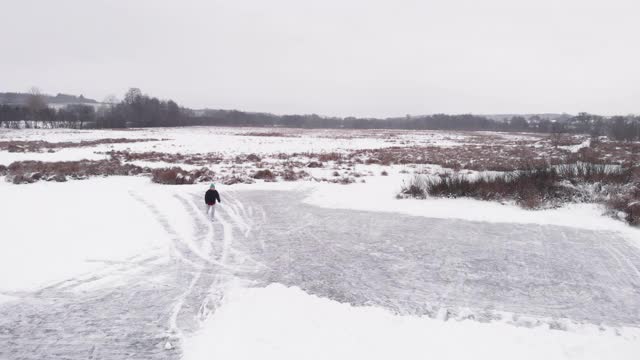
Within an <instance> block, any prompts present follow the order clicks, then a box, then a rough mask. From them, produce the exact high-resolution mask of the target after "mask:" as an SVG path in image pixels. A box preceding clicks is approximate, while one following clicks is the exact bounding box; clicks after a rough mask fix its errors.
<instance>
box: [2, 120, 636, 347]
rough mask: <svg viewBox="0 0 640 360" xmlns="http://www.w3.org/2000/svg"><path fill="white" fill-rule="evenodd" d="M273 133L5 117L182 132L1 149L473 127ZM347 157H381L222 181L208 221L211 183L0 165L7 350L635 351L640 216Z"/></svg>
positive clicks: (285, 148)
mask: <svg viewBox="0 0 640 360" xmlns="http://www.w3.org/2000/svg"><path fill="white" fill-rule="evenodd" d="M264 131H265V130H264V129H225V128H194V129H150V130H135V131H71V130H47V131H44V130H26V131H13V130H11V131H6V130H0V141H2V140H17V139H22V140H46V141H50V142H57V141H81V140H96V139H101V138H112V139H113V138H135V139H139V138H155V139H171V140H163V141H157V142H155V141H154V142H144V143H124V144H110V145H98V146H95V147H87V148H73V149H60V150H57V151H56V152H53V153H46V152H43V153H8V152H4V151H0V164H4V165H8V163H10V162H11V161H14V160H17V159H39V160H45V161H52V160H74V159H80V158H92V157H93V156H95V157H104V155H101V154H96V152H103V151H107V150H109V149H117V150H120V149H127V148H129V149H131V150H132V151H140V152H142V151H163V152H182V153H190V152H191V153H197V152H224V153H228V154H230V155H235V154H247V153H259V154H261V153H278V152H283V153H289V154H291V153H299V152H330V151H342V150H348V149H359V148H376V147H386V146H410V145H415V144H421V143H424V144H426V143H428V144H432V145H439V146H461V144H464V143H465V142H466V141H477V139H476V140H473V139H472V138H473V137H474V136H477V134H476V135H469V134H456V133H446V132H421V133H420V132H418V133H415V134H412V133H410V132H406V133H399V134H393V136H389V133H387V132H383V131H382V132H374V131H370V132H355V131H354V132H348V134H345V132H335V131H304V130H287V129H277V131H278V132H281V133H283V134H284V135H286V136H252V135H250V134H252V133H260V132H264ZM247 134H249V135H247ZM486 135H487V136H499V137H509V136H513V137H519V138H522V139H524V140H531V139H535V137H527V135H526V134H517V135H499V134H498V135H496V134H494V133H489V134H486ZM166 165H171V164H166ZM307 170H308V171H309V172H312V173H313V172H317V174H316V175H317V176H326V173H327V172H329V171H333V169H307ZM407 170H410V171H411V172H408V171H407ZM351 171H356V172H360V173H363V174H369V175H365V176H363V178H364V179H365V180H366V182H364V183H355V184H351V185H340V184H330V183H321V182H313V181H306V182H277V183H264V182H257V183H254V184H236V185H231V186H225V185H221V184H219V185H218V189H219V190H220V192H221V195H222V200H223V203H222V205H221V206H219V209H218V213H217V219H216V221H215V222H213V223H211V222H209V221H208V220H207V219H206V217H205V215H204V209H203V206H202V196H203V192H204V190H206V184H201V185H184V186H163V185H157V184H153V183H151V182H150V180H149V179H148V178H146V177H109V178H93V179H89V180H79V181H68V182H66V183H51V182H38V183H35V184H30V185H13V184H9V183H6V182H4V181H2V179H0V201H1V202H0V221H1V223H2V226H1V227H0V239H1V240H0V343H1V344H3V346H0V359H2V360H4V359H42V358H48V359H49V358H53V359H56V358H65V359H87V358H95V359H97V358H100V359H121V358H127V357H133V358H145V359H146V358H157V359H166V358H176V359H177V358H184V359H188V360H200V359H203V360H204V359H220V358H223V359H253V358H267V359H271V358H278V359H300V358H306V359H319V358H337V359H347V358H349V359H351V358H374V359H375V358H390V357H394V358H395V357H398V358H409V359H413V358H445V359H447V358H448V359H460V358H477V359H511V358H524V359H528V358H531V359H534V358H535V359H539V358H543V357H544V358H550V359H604V358H615V359H635V358H637V356H638V354H640V332H639V331H640V330H638V329H639V328H640V271H639V270H638V269H639V268H640V230H638V229H635V228H631V227H629V226H627V225H625V224H624V223H623V222H621V221H617V220H614V219H611V218H608V217H604V216H602V212H603V210H602V209H600V208H598V207H597V206H595V205H570V206H566V207H563V208H560V209H554V210H544V211H527V210H522V209H520V208H518V207H516V206H514V205H511V204H498V203H491V202H483V201H477V200H469V199H438V200H436V199H429V200H406V199H405V200H398V199H396V198H395V195H396V194H397V193H398V190H399V188H400V186H401V185H402V181H407V180H408V179H409V178H410V177H411V176H412V172H413V171H421V172H423V171H429V172H436V173H437V172H439V171H442V169H441V168H439V167H438V166H428V165H424V166H418V167H411V166H409V165H406V166H405V165H390V166H382V165H375V164H370V165H365V164H358V165H355V168H354V169H352V170H351ZM382 171H387V172H388V176H381V175H380V174H381V172H382Z"/></svg>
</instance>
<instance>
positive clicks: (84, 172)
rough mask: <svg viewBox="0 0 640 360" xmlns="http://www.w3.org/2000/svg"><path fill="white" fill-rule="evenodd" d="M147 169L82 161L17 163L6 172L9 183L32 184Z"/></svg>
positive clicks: (123, 173) (137, 171) (104, 161)
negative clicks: (40, 181)
mask: <svg viewBox="0 0 640 360" xmlns="http://www.w3.org/2000/svg"><path fill="white" fill-rule="evenodd" d="M144 171H145V169H144V168H141V167H139V166H136V165H132V164H122V163H121V162H120V161H118V160H98V161H92V160H80V161H58V162H42V161H32V160H28V161H16V162H13V163H11V164H10V165H9V166H8V167H7V170H6V174H7V181H9V182H13V183H14V184H23V183H32V182H35V181H39V180H47V181H52V180H56V181H59V180H60V179H62V177H64V178H65V179H66V178H72V179H85V178H87V177H89V176H112V175H121V176H124V175H137V174H140V173H142V172H144Z"/></svg>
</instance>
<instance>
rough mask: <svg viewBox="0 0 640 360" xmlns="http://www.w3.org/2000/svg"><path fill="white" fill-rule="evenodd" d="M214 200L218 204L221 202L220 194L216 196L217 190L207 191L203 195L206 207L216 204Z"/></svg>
mask: <svg viewBox="0 0 640 360" xmlns="http://www.w3.org/2000/svg"><path fill="white" fill-rule="evenodd" d="M216 200H218V202H222V201H220V194H218V190H212V189H209V190H207V192H206V193H205V194H204V202H206V203H207V205H213V204H215V203H216Z"/></svg>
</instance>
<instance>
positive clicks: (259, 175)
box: [253, 169, 276, 181]
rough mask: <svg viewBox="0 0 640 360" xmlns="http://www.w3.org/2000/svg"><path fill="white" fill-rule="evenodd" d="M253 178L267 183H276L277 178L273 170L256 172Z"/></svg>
mask: <svg viewBox="0 0 640 360" xmlns="http://www.w3.org/2000/svg"><path fill="white" fill-rule="evenodd" d="M253 178H254V179H262V180H265V181H274V180H275V179H276V176H275V174H274V173H272V172H271V170H269V169H264V170H259V171H256V173H255V174H253Z"/></svg>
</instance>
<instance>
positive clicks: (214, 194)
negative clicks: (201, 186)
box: [204, 184, 222, 221]
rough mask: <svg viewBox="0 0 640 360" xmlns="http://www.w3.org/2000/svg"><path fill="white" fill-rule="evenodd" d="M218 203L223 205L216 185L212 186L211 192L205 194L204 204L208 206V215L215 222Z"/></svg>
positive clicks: (210, 187)
mask: <svg viewBox="0 0 640 360" xmlns="http://www.w3.org/2000/svg"><path fill="white" fill-rule="evenodd" d="M216 201H218V202H219V203H221V202H222V201H220V194H219V193H218V190H216V185H215V184H211V185H210V186H209V190H207V192H206V193H205V194H204V202H205V203H206V204H207V215H208V216H209V217H210V219H211V220H212V221H213V216H214V215H215V214H216Z"/></svg>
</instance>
